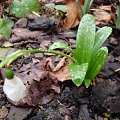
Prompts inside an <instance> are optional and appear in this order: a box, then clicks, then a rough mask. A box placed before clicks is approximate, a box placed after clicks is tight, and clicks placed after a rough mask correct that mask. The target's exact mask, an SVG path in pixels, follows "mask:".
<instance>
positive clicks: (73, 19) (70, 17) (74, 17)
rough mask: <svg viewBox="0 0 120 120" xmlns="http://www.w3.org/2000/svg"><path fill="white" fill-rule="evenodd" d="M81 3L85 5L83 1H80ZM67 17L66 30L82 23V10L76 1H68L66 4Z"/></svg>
mask: <svg viewBox="0 0 120 120" xmlns="http://www.w3.org/2000/svg"><path fill="white" fill-rule="evenodd" d="M79 2H80V3H82V4H83V2H84V1H83V0H79ZM66 8H67V15H66V18H65V21H64V28H65V29H70V28H72V27H75V26H77V25H78V24H79V21H80V17H81V16H80V10H79V8H78V5H77V3H76V0H68V1H67V3H66Z"/></svg>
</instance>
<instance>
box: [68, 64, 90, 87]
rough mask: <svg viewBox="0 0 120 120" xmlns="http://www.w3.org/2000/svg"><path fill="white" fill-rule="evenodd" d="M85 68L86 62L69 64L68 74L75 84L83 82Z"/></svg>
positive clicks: (86, 66) (78, 84)
mask: <svg viewBox="0 0 120 120" xmlns="http://www.w3.org/2000/svg"><path fill="white" fill-rule="evenodd" d="M87 68H88V63H84V64H82V65H76V64H73V63H72V64H70V65H69V72H70V76H71V79H72V81H73V82H74V84H75V85H76V86H78V87H79V86H80V85H81V84H82V83H83V81H84V78H85V75H86V72H87Z"/></svg>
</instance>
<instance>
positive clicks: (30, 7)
mask: <svg viewBox="0 0 120 120" xmlns="http://www.w3.org/2000/svg"><path fill="white" fill-rule="evenodd" d="M33 11H34V12H38V11H39V2H38V0H13V3H12V7H11V9H10V13H11V14H15V16H16V17H19V18H22V17H25V14H28V13H32V12H33Z"/></svg>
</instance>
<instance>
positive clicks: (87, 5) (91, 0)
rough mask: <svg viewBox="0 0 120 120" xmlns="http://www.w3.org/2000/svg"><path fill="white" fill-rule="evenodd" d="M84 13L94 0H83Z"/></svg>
mask: <svg viewBox="0 0 120 120" xmlns="http://www.w3.org/2000/svg"><path fill="white" fill-rule="evenodd" d="M84 1H85V2H84V15H85V14H87V13H88V11H89V9H90V7H91V5H92V3H93V1H94V0H84Z"/></svg>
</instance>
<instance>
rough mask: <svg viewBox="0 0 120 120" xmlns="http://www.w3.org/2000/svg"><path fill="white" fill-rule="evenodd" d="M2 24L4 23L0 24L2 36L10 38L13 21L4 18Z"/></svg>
mask: <svg viewBox="0 0 120 120" xmlns="http://www.w3.org/2000/svg"><path fill="white" fill-rule="evenodd" d="M0 22H2V23H0V34H2V35H4V36H5V37H6V38H9V37H10V35H11V27H12V25H13V21H11V20H7V19H6V18H3V19H1V20H0Z"/></svg>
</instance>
